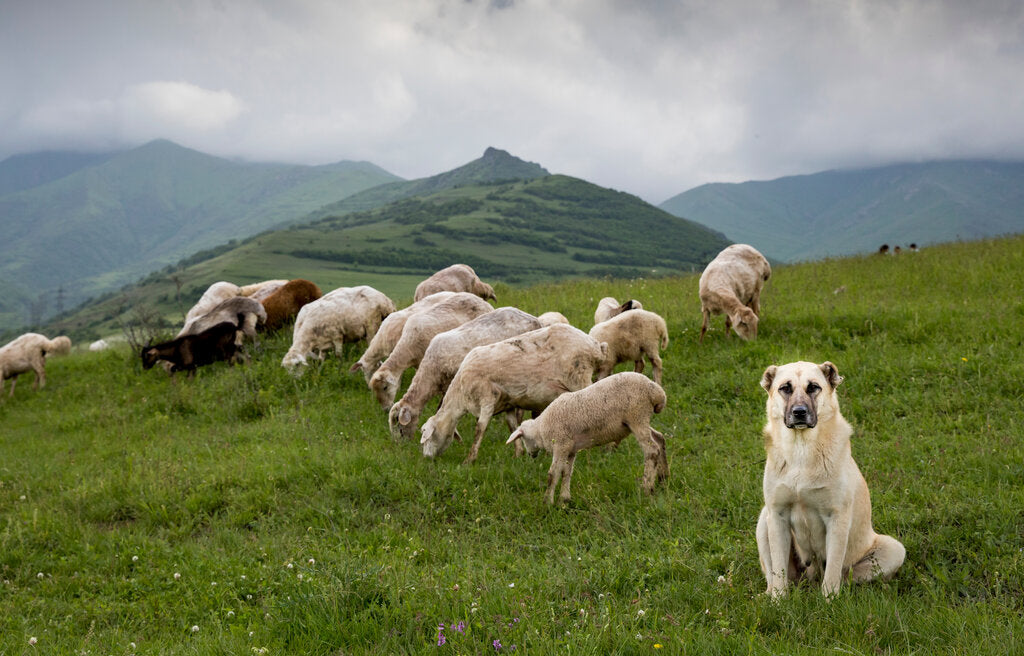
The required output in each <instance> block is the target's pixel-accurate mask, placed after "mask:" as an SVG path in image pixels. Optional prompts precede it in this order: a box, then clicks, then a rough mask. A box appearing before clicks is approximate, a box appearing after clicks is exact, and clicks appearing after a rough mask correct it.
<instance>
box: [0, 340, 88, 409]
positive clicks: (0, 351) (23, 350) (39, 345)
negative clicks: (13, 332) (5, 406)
mask: <svg viewBox="0 0 1024 656" xmlns="http://www.w3.org/2000/svg"><path fill="white" fill-rule="evenodd" d="M70 352H71V340H70V339H69V338H67V337H65V336H64V335H61V336H60V337H55V338H53V339H49V338H47V337H46V336H45V335H40V334H39V333H25V334H24V335H22V336H21V337H18V338H16V339H14V340H12V341H10V342H8V343H7V344H5V345H4V346H3V347H2V348H0V394H2V393H3V391H4V381H5V380H7V379H8V378H10V379H11V392H10V396H14V386H15V384H16V383H17V382H18V376H19V375H21V374H23V373H25V372H28V371H34V372H35V374H36V379H35V381H34V382H33V383H32V389H39V388H40V387H45V386H46V358H47V356H50V355H67V354H68V353H70Z"/></svg>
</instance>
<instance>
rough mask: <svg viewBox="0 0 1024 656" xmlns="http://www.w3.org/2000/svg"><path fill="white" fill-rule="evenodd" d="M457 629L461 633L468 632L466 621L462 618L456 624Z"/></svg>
mask: <svg viewBox="0 0 1024 656" xmlns="http://www.w3.org/2000/svg"><path fill="white" fill-rule="evenodd" d="M455 630H456V631H458V632H459V633H465V632H466V623H465V622H463V621H462V620H459V623H458V624H456V625H455Z"/></svg>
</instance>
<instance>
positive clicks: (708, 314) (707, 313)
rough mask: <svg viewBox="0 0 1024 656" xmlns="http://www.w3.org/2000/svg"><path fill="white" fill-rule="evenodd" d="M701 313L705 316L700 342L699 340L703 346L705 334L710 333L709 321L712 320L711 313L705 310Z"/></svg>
mask: <svg viewBox="0 0 1024 656" xmlns="http://www.w3.org/2000/svg"><path fill="white" fill-rule="evenodd" d="M701 312H702V314H703V315H704V323H702V324H701V326H700V340H698V341H700V343H701V344H703V343H704V333H706V332H707V331H708V319H710V318H711V313H710V312H708V311H707V310H706V309H704V308H701Z"/></svg>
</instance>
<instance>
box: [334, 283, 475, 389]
mask: <svg viewBox="0 0 1024 656" xmlns="http://www.w3.org/2000/svg"><path fill="white" fill-rule="evenodd" d="M454 295H455V292H438V293H436V294H431V295H430V296H428V297H426V298H425V299H423V300H422V301H417V302H415V303H413V304H412V305H410V306H409V307H407V308H402V309H401V310H398V311H396V312H392V313H391V314H389V315H388V316H387V318H386V319H384V322H383V323H381V324H380V328H379V329H378V330H377V334H376V335H374V336H373V339H371V340H370V344H369V345H368V346H367V347H366V352H365V353H363V355H362V357H360V358H359V360H357V361H356V363H355V364H353V365H352V367H351V368H350V369H349V372H351V373H355V372H357V371H362V372H363V378H365V379H366V384H367V386H369V384H370V378H372V377H373V374H375V373H377V369H378V368H379V367H380V365H381V363H382V362H384V361H385V360H387V358H388V356H389V355H391V351H392V350H393V349H394V348H395V344H397V343H398V340H399V339H401V338H402V329H403V328H405V322H406V321H408V320H409V317H411V316H412V315H414V314H416V313H417V312H421V311H423V310H426V309H428V308H432V307H434V306H435V305H437V304H438V303H441V302H443V301H445V300H447V299H449V298H451V297H452V296H454Z"/></svg>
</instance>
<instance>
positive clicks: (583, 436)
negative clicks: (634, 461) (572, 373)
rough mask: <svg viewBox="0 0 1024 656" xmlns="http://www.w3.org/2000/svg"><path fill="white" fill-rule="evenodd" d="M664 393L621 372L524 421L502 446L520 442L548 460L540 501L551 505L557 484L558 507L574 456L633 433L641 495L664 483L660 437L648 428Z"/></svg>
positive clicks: (564, 498)
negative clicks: (639, 454) (639, 456)
mask: <svg viewBox="0 0 1024 656" xmlns="http://www.w3.org/2000/svg"><path fill="white" fill-rule="evenodd" d="M665 402H666V398H665V390H663V389H661V386H660V385H658V384H657V383H655V382H653V381H651V380H650V379H649V378H647V377H646V376H644V375H643V374H638V373H635V372H622V373H618V374H615V375H614V376H609V377H607V378H604V379H602V380H599V381H597V382H596V383H594V384H593V385H591V386H589V387H585V388H583V389H581V390H579V391H576V392H568V393H566V394H563V395H561V396H559V397H558V398H557V399H555V400H554V401H552V402H551V405H549V406H548V407H547V409H546V410H545V411H544V413H543V414H542V415H541V416H540V417H537V418H536V419H527V420H526V421H524V422H523V423H522V424H521V425H520V426H519V428H517V429H516V430H515V431H514V432H513V433H512V435H510V436H509V438H508V441H507V442H506V444H512V443H513V442H515V441H516V440H521V441H522V444H523V446H524V447H525V449H526V452H527V453H529V454H530V455H533V456H535V455H537V452H538V451H539V450H540V449H544V450H545V451H548V452H550V453H551V454H552V458H551V468H550V469H548V487H547V492H546V494H545V498H546V500H547V502H548V503H550V504H553V503H554V502H555V487H556V486H557V485H558V481H559V479H561V481H562V489H561V492H560V493H559V495H558V498H559V501H561V502H562V503H565V502H567V501H569V484H570V482H571V481H572V466H573V463H574V462H575V461H576V454H577V453H578V452H579V451H582V450H583V449H589V448H590V447H592V446H600V445H602V444H612V443H614V444H618V443H619V442H621V441H622V440H623V439H624V438H625V437H626V436H627V435H629V434H630V433H633V435H634V436H635V437H636V441H637V442H638V443H639V444H640V448H641V449H643V451H644V477H643V482H642V486H643V489H644V491H646V492H648V493H650V492H653V491H654V486H655V485H656V484H657V483H659V482H660V481H663V480H665V479H666V478H668V457H667V455H666V453H665V437H664V436H663V435H662V434H661V433H659V432H658V431H656V430H654V429H653V428H651V415H653V414H654V413H657V412H661V411H662V410H664V409H665Z"/></svg>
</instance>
